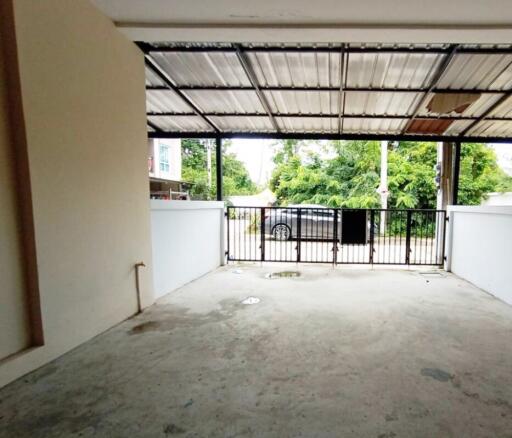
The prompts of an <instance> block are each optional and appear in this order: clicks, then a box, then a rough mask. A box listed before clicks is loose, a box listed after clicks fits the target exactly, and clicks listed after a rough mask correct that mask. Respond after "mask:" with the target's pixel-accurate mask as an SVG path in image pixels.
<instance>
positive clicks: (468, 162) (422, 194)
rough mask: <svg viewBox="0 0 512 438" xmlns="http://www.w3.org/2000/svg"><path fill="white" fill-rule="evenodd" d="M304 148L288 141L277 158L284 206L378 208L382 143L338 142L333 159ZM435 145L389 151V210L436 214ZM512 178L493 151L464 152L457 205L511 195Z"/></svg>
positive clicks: (275, 185) (474, 148) (473, 148)
mask: <svg viewBox="0 0 512 438" xmlns="http://www.w3.org/2000/svg"><path fill="white" fill-rule="evenodd" d="M304 145H305V143H303V142H302V143H301V142H297V141H292V140H287V141H286V142H284V143H283V144H281V145H280V146H277V151H276V154H275V157H274V162H275V164H276V167H275V169H274V172H273V174H272V178H271V180H270V187H271V189H272V190H273V191H274V193H275V194H276V197H277V199H278V202H279V203H280V204H281V205H287V204H296V203H297V204H300V203H314V204H322V205H326V206H331V207H349V208H371V207H379V206H380V197H379V195H378V193H377V188H378V186H379V183H380V142H375V141H338V142H331V143H330V145H329V146H328V148H330V150H331V152H333V153H334V157H333V158H323V157H322V156H321V155H320V154H318V153H317V154H315V153H311V152H310V153H309V154H308V155H307V156H306V154H304V153H303V151H302V149H303V147H304ZM436 161H437V145H436V143H431V142H399V143H396V144H393V145H392V146H390V147H389V151H388V188H389V192H390V196H389V198H388V206H389V208H434V207H435V205H436V196H437V189H436V186H435V182H434V177H435V170H434V166H435V164H436ZM511 187H512V178H511V177H509V176H507V175H505V174H504V172H503V171H501V170H500V169H499V167H498V166H497V163H496V155H495V154H494V151H493V150H492V149H489V148H488V147H486V146H485V145H482V144H477V143H468V144H464V145H463V147H462V151H461V172H460V185H459V200H460V202H461V203H463V204H467V205H475V204H480V203H481V201H482V200H483V199H484V198H485V196H486V195H487V194H488V193H489V192H492V191H497V190H509V189H510V188H511Z"/></svg>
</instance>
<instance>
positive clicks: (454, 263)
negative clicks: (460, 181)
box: [446, 206, 512, 304]
mask: <svg viewBox="0 0 512 438" xmlns="http://www.w3.org/2000/svg"><path fill="white" fill-rule="evenodd" d="M448 212H449V217H450V222H449V234H448V248H447V256H448V260H447V266H446V268H447V270H449V271H452V272H453V273H455V274H457V275H458V276H459V277H461V278H464V279H465V280H468V281H469V282H471V283H473V284H474V285H475V286H478V287H480V288H482V289H483V290H485V291H487V292H489V293H491V294H492V295H494V296H496V297H498V298H500V299H502V300H503V301H505V302H507V303H509V304H512V207H505V206H501V207H498V206H496V207H491V206H489V207H482V206H479V207H463V206H460V207H458V206H450V207H449V208H448Z"/></svg>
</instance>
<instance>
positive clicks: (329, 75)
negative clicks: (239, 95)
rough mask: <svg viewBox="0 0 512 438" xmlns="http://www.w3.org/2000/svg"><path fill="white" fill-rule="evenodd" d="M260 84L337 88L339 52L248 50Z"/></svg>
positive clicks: (338, 83)
mask: <svg viewBox="0 0 512 438" xmlns="http://www.w3.org/2000/svg"><path fill="white" fill-rule="evenodd" d="M248 56H249V59H250V61H251V63H252V65H253V66H254V73H255V74H256V78H257V80H258V84H259V85H262V86H266V85H268V86H281V87H282V86H290V87H293V86H295V87H298V86H299V87H300V86H303V87H330V86H333V87H339V86H340V66H341V55H340V54H339V53H311V52H308V53H295V52H271V53H260V52H256V53H249V54H248Z"/></svg>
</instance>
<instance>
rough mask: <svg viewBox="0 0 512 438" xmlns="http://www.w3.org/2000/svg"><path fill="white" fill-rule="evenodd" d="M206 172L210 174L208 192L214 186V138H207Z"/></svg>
mask: <svg viewBox="0 0 512 438" xmlns="http://www.w3.org/2000/svg"><path fill="white" fill-rule="evenodd" d="M206 172H207V174H208V192H209V191H210V190H211V188H212V140H210V139H208V140H206Z"/></svg>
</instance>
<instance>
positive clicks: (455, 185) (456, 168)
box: [452, 141, 461, 205]
mask: <svg viewBox="0 0 512 438" xmlns="http://www.w3.org/2000/svg"><path fill="white" fill-rule="evenodd" d="M454 148H455V160H454V163H453V181H452V204H453V205H458V204H459V178H460V152H461V150H460V148H461V146H460V141H458V142H456V143H455V144H454Z"/></svg>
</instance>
